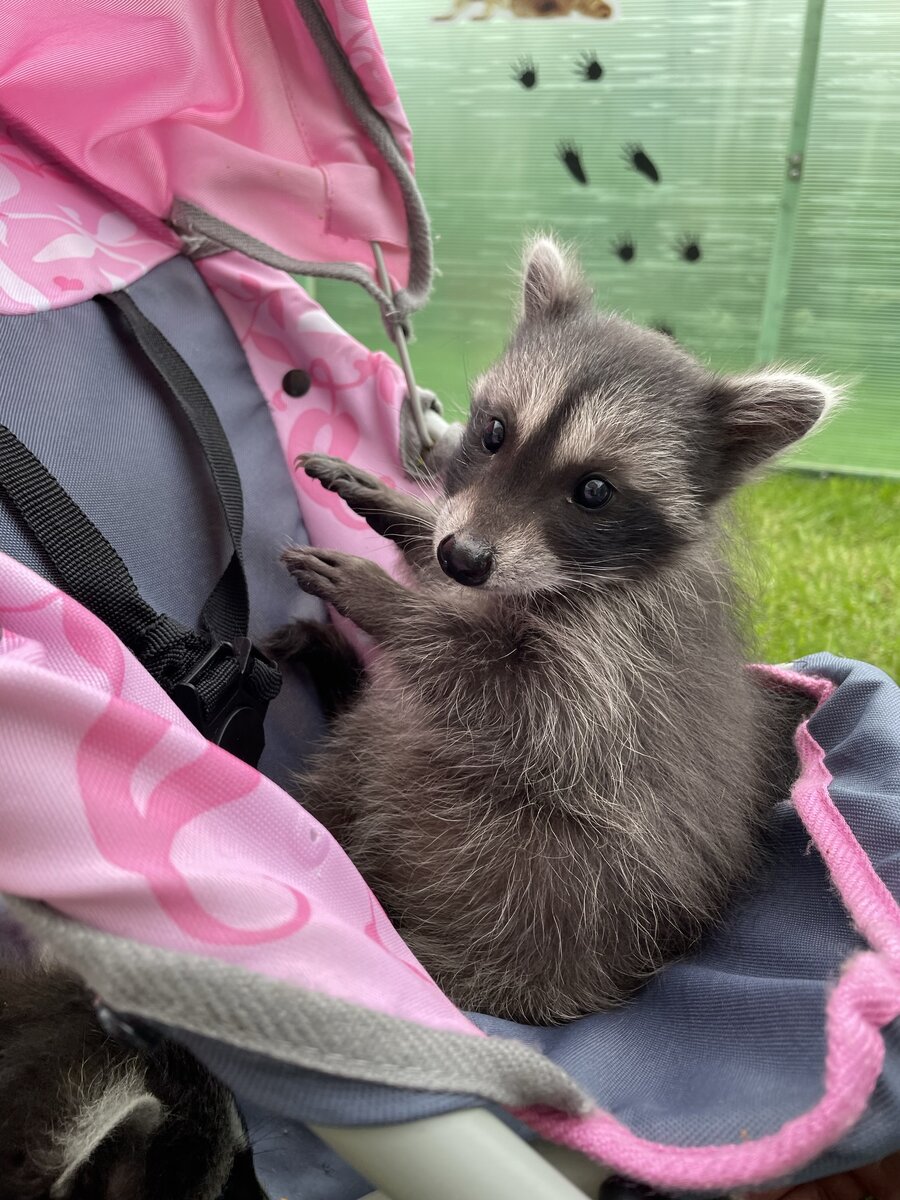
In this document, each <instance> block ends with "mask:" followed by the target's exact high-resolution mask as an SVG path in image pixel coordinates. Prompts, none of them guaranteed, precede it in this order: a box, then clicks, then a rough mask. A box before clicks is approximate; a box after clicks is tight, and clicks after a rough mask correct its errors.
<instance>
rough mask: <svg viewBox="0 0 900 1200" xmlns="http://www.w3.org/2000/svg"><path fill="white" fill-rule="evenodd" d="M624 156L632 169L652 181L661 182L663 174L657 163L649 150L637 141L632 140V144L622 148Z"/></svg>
mask: <svg viewBox="0 0 900 1200" xmlns="http://www.w3.org/2000/svg"><path fill="white" fill-rule="evenodd" d="M622 157H623V158H624V159H625V161H626V163H628V166H629V167H630V168H631V170H632V171H637V173H638V175H643V176H644V177H645V178H646V179H649V180H650V182H651V183H659V181H660V179H661V176H660V173H659V171H658V170H657V168H656V164H655V163H654V161H653V159H652V158H651V157H650V155H649V154H648V153H647V151H646V150H644V148H643V147H642V146H640V145H638V143H637V142H632V143H631V144H630V145H628V146H625V147H624V148H623V150H622Z"/></svg>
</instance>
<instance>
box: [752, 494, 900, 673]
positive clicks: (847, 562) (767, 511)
mask: <svg viewBox="0 0 900 1200" xmlns="http://www.w3.org/2000/svg"><path fill="white" fill-rule="evenodd" d="M738 512H739V516H740V526H741V529H742V532H743V534H744V539H745V540H746V542H747V544H748V545H749V551H745V552H743V553H742V554H741V555H740V556H739V557H740V558H741V561H740V562H739V563H738V567H739V570H740V571H741V573H742V574H743V576H744V578H745V580H746V584H747V587H748V590H749V592H750V595H751V599H752V601H753V609H752V611H753V614H754V617H755V626H756V635H757V647H756V649H757V652H758V654H759V655H760V657H761V658H762V660H763V661H767V662H786V661H788V660H790V659H794V658H799V657H801V656H802V655H804V654H809V653H812V652H814V651H817V650H831V651H833V652H834V653H835V654H840V655H845V656H847V657H848V658H859V659H864V660H865V661H867V662H871V663H874V664H875V666H878V667H881V668H882V669H883V670H885V671H887V672H888V674H889V675H892V676H893V677H894V678H895V679H900V482H896V481H888V480H881V479H861V478H851V477H847V476H836V475H834V476H828V477H826V478H820V477H818V476H814V475H802V474H799V473H787V472H786V473H784V474H780V475H776V476H773V477H771V478H769V479H767V480H765V481H764V482H762V483H759V484H756V485H755V486H754V487H752V488H748V489H747V490H746V492H745V493H744V495H743V496H742V497H741V500H740V503H739V506H738ZM739 544H743V539H742V541H741V542H739Z"/></svg>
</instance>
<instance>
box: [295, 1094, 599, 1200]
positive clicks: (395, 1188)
mask: <svg viewBox="0 0 900 1200" xmlns="http://www.w3.org/2000/svg"><path fill="white" fill-rule="evenodd" d="M315 1132H316V1133H317V1134H318V1135H319V1137H320V1138H321V1139H322V1140H323V1141H324V1142H327V1144H328V1145H329V1146H331V1148H332V1149H333V1150H335V1151H336V1152H337V1153H338V1154H340V1156H341V1157H342V1158H343V1159H345V1161H346V1162H348V1163H349V1164H350V1166H352V1167H354V1168H355V1169H356V1170H357V1171H359V1173H360V1175H362V1176H364V1177H365V1178H366V1179H368V1180H369V1182H370V1183H372V1184H373V1185H374V1186H375V1187H376V1188H377V1189H378V1194H380V1195H382V1196H384V1197H385V1198H386V1200H584V1197H585V1192H583V1191H582V1190H581V1189H580V1188H577V1187H575V1185H574V1184H572V1183H570V1182H569V1180H568V1179H566V1178H565V1177H564V1176H563V1175H561V1174H560V1173H559V1171H557V1170H556V1169H555V1167H553V1166H551V1165H550V1163H548V1162H547V1161H546V1160H545V1159H544V1158H542V1157H541V1155H540V1154H538V1152H537V1151H536V1150H534V1149H533V1148H532V1147H531V1146H529V1145H528V1143H527V1142H525V1141H523V1140H522V1138H520V1137H518V1136H517V1135H516V1134H515V1133H513V1131H512V1130H511V1129H509V1128H508V1127H507V1126H506V1125H504V1124H503V1122H502V1121H500V1120H498V1119H497V1117H495V1116H494V1115H493V1114H492V1113H489V1112H486V1111H485V1110H484V1109H473V1108H469V1109H463V1110H461V1111H459V1112H452V1113H446V1114H444V1115H443V1116H440V1117H427V1118H426V1119H425V1120H422V1121H408V1122H405V1123H404V1124H401V1125H367V1126H356V1127H353V1128H349V1127H347V1126H335V1125H329V1126H322V1125H317V1126H315ZM600 1178H602V1175H601V1176H600ZM594 1194H595V1195H596V1192H595V1193H594Z"/></svg>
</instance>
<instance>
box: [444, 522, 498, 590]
mask: <svg viewBox="0 0 900 1200" xmlns="http://www.w3.org/2000/svg"><path fill="white" fill-rule="evenodd" d="M437 557H438V562H439V563H440V564H441V570H442V571H443V572H444V574H446V575H449V576H450V578H451V579H455V580H456V582H457V583H463V584H465V585H466V587H478V586H479V585H480V584H482V583H484V581H485V580H486V579H487V577H488V575H490V573H491V568H492V567H493V565H494V556H493V554H492V553H491V548H490V546H486V545H485V544H484V542H479V541H478V540H477V539H475V538H471V537H467V536H466V535H465V534H464V533H461V534H458V535H457V534H455V533H451V534H450V535H449V536H448V537H445V538H444V540H443V541H442V542H441V543H440V545H439V546H438V548H437Z"/></svg>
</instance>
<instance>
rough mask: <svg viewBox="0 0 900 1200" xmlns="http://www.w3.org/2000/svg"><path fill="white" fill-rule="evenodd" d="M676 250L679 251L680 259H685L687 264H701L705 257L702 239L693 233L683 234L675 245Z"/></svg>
mask: <svg viewBox="0 0 900 1200" xmlns="http://www.w3.org/2000/svg"><path fill="white" fill-rule="evenodd" d="M675 249H676V250H677V251H678V256H679V258H683V259H684V261H685V262H689V263H695V262H699V261H700V259H701V258H702V257H703V251H702V250H701V249H700V239H699V238H698V237H697V236H696V234H693V233H683V234H682V235H681V237H680V238H679V239H678V241H677V242H676V243H675Z"/></svg>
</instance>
